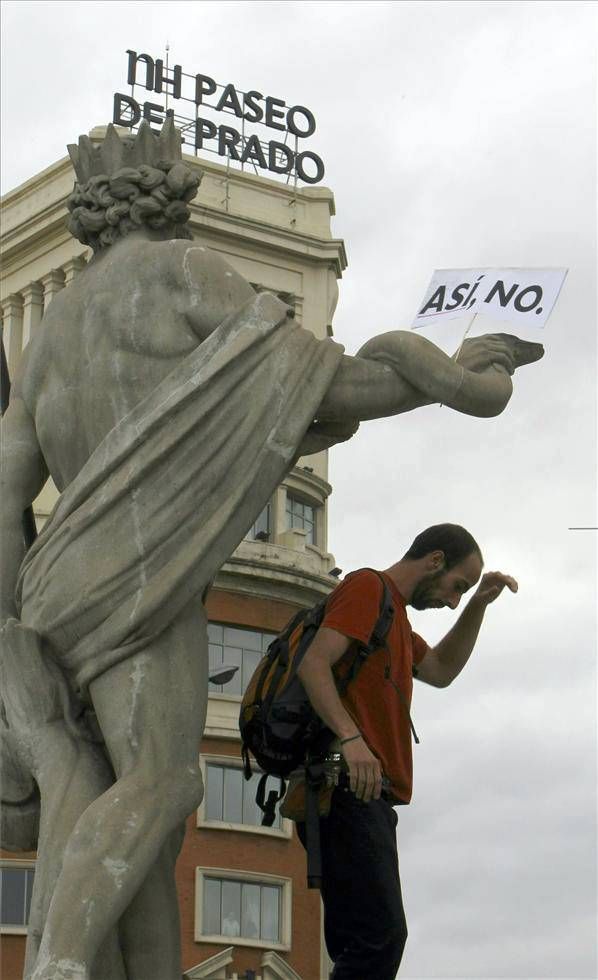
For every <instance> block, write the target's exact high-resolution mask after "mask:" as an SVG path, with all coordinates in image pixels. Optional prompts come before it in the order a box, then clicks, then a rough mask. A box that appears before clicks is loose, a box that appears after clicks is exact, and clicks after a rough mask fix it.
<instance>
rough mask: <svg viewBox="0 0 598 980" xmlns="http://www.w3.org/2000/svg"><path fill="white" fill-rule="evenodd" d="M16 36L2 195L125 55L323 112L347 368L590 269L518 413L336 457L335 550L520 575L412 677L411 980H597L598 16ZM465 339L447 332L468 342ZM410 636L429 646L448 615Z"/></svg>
mask: <svg viewBox="0 0 598 980" xmlns="http://www.w3.org/2000/svg"><path fill="white" fill-rule="evenodd" d="M2 17H3V44H4V58H3V84H2V99H3V104H2V114H3V119H2V123H3V125H2V130H3V144H4V148H3V153H4V159H3V167H2V178H3V190H4V191H6V190H8V189H10V188H12V187H14V186H16V185H17V184H18V183H20V182H22V181H23V180H25V179H27V178H28V177H30V176H31V175H33V174H34V173H36V172H38V171H39V170H41V169H42V168H43V167H45V166H47V165H48V164H50V163H52V162H53V161H55V160H57V159H58V158H60V157H61V156H63V155H64V152H65V150H64V148H65V144H66V143H67V142H71V141H74V140H75V139H76V137H77V136H78V134H79V133H84V132H87V131H89V129H91V127H92V126H94V125H97V124H100V123H105V122H108V121H109V120H110V118H111V113H112V95H113V93H114V92H116V91H123V90H125V88H124V82H125V79H126V49H127V48H134V49H135V50H137V51H147V52H148V53H150V54H153V55H154V56H156V57H157V56H159V55H160V53H161V52H163V50H164V46H165V44H166V42H167V41H169V43H170V48H171V63H172V62H173V61H176V62H178V63H180V64H182V66H183V69H184V70H185V71H189V72H190V73H195V72H201V73H204V74H207V75H210V76H212V77H213V78H215V79H217V80H218V81H220V82H229V81H231V82H234V83H235V84H236V86H237V87H238V88H240V89H245V90H248V89H258V90H259V91H261V92H263V93H266V94H270V95H273V96H276V97H277V98H280V99H283V100H285V102H286V103H287V104H294V103H301V104H303V105H305V106H307V107H309V108H310V109H311V110H312V112H313V113H314V114H315V117H316V120H317V130H316V133H315V134H314V136H313V137H312V138H311V140H310V143H309V146H310V148H311V149H313V150H314V151H316V152H317V153H319V154H320V156H321V157H322V158H323V160H324V162H325V165H326V178H325V183H326V185H327V186H329V187H331V188H332V189H333V191H334V194H335V197H336V208H337V215H336V217H335V219H334V225H333V233H334V234H335V235H336V236H338V237H341V238H343V239H344V240H345V243H346V247H347V252H348V257H349V267H348V269H347V271H346V273H345V275H344V279H343V282H342V283H341V286H340V288H341V295H340V301H339V305H338V308H337V312H336V316H335V320H334V327H335V332H336V338H337V339H338V340H339V341H340V342H342V343H344V344H345V345H346V349H347V351H348V352H349V353H353V352H355V351H356V350H357V349H358V348H359V346H360V345H361V344H362V343H363V342H364V341H365V340H366V339H367V338H368V337H370V336H371V335H372V334H374V333H378V332H383V331H385V330H389V329H397V328H409V326H410V324H411V321H412V319H413V316H414V314H415V312H416V311H417V307H418V303H419V301H420V299H421V297H422V295H423V293H424V290H425V288H426V286H427V283H428V281H429V279H430V276H431V273H432V271H433V270H434V269H436V268H461V267H462V268H470V267H477V266H482V267H483V266H499V267H500V266H503V267H504V266H525V267H530V266H531V267H533V266H537V267H547V266H558V267H562V266H564V267H568V268H569V270H570V271H569V275H568V278H567V281H566V283H565V286H564V288H563V292H562V294H561V297H560V299H559V301H558V304H557V307H556V310H555V312H554V314H553V315H552V317H551V319H550V321H549V323H548V324H547V326H546V327H545V328H544V329H543V330H539V329H537V328H528V330H527V332H526V334H525V335H526V336H527V337H529V338H530V339H532V338H533V339H541V340H542V341H543V342H544V343H545V345H546V356H545V358H544V360H543V361H541V362H540V363H539V364H536V365H532V366H530V367H527V368H524V369H522V370H521V371H519V372H518V373H517V375H516V376H515V393H514V396H513V398H512V400H511V402H510V404H509V406H508V407H507V409H506V411H505V412H504V414H503V415H501V416H499V417H498V418H497V419H493V420H478V419H470V418H467V417H465V416H459V415H457V414H456V413H455V412H452V411H450V410H449V409H447V408H439V407H429V408H426V409H421V410H419V411H417V412H413V413H411V414H410V415H406V416H402V417H399V418H398V419H391V420H386V421H380V422H374V423H367V424H364V425H363V426H362V428H361V430H360V431H359V433H358V434H357V436H356V437H355V438H354V439H353V440H351V442H349V443H347V444H345V445H343V446H341V447H338V448H336V449H335V450H333V451H332V453H331V460H330V472H331V482H332V483H333V485H334V494H333V496H332V498H331V502H330V514H329V516H330V539H329V547H330V550H331V551H332V552H334V554H335V557H336V562H337V564H338V565H340V566H341V567H342V568H343V569H344V570H345V571H349V570H350V569H352V568H357V567H360V566H361V565H375V566H377V567H380V568H383V567H386V566H387V565H389V564H391V563H392V562H393V561H395V560H396V559H397V558H398V557H400V555H401V554H402V552H403V551H404V550H405V549H406V547H407V546H408V545H409V543H410V541H411V540H412V538H413V537H414V536H415V534H416V533H417V532H418V531H419V530H421V529H422V528H424V527H426V526H428V525H430V524H433V523H438V522H440V521H455V522H458V523H462V524H464V525H466V526H467V527H468V528H469V529H470V530H471V531H472V532H473V534H474V535H475V536H476V537H477V539H478V540H479V542H480V544H481V546H482V550H483V551H484V554H485V557H486V564H487V567H488V568H499V569H501V570H503V571H505V572H509V573H511V574H513V575H514V576H516V577H517V578H518V579H519V582H520V591H519V593H518V594H517V595H516V596H513V595H510V594H508V595H505V596H503V597H501V599H500V600H499V601H498V602H496V603H495V604H494V605H493V606H492V607H491V608H490V609H489V610H488V613H487V616H486V622H485V623H484V626H483V629H482V633H481V636H480V640H479V643H478V646H477V648H476V651H475V654H474V657H473V660H472V661H471V663H470V665H469V666H468V667H467V669H466V671H465V673H464V674H463V675H462V676H461V677H460V678H459V679H458V680H457V681H456V683H455V684H454V685H453V686H452V687H450V688H449V689H448V690H443V691H436V690H433V689H429V688H426V687H425V686H424V685H416V687H417V690H416V692H415V700H414V712H413V713H414V719H415V724H416V727H417V729H418V731H419V734H420V736H421V745H420V746H416V747H415V753H414V754H415V772H416V776H415V793H414V801H413V804H412V805H411V806H410V807H409V808H403V809H402V810H401V811H399V818H400V824H399V826H400V854H401V870H402V878H403V888H404V896H405V904H406V909H407V916H408V921H409V925H410V939H409V942H408V946H407V951H406V955H405V959H404V963H403V966H402V968H401V976H402V977H405V978H415V977H434V978H448V977H451V978H482V980H485V978H499V977H502V978H512V980H514V978H525V980H531V978H556V977H560V978H595V977H596V976H597V965H596V824H595V820H596V612H595V600H596V578H595V576H596V539H597V532H596V531H592V530H587V531H572V530H568V528H570V527H578V526H582V527H595V526H596V524H597V523H598V521H597V518H596V453H595V439H596V380H595V378H596V87H595V82H596V47H595V39H596V6H595V5H594V4H590V3H588V4H583V3H575V2H569V3H518V2H515V3H477V2H468V3H455V2H446V3H432V2H429V3H376V2H372V0H370V2H368V3H361V2H357V3H348V2H338V3H328V2H318V3H304V2H299V3H297V2H285V3H278V2H270V3H261V2H260V3H253V2H245V3H236V2H230V3H227V2H223V0H219V2H218V3H202V2H190V3H174V2H172V3H168V4H166V3H116V2H106V3H74V2H70V3H53V2H44V3H28V2H25V0H19V2H17V3H15V2H6V0H5V2H4V4H3V14H2ZM463 329H464V324H463V322H462V321H452V323H451V324H450V325H447V326H446V327H442V328H438V327H437V328H434V329H430V330H429V331H427V335H428V336H429V337H430V339H432V340H434V341H435V342H436V343H439V344H440V345H441V346H443V347H445V349H447V350H454V349H455V347H456V346H457V344H458V342H459V339H460V335H461V333H462V331H463ZM492 329H498V330H504V329H505V327H504V325H500V324H498V325H497V326H493V325H492V324H491V323H486V324H480V327H479V329H477V326H476V331H475V332H484V330H492ZM507 329H508V328H507ZM412 621H413V623H414V625H415V628H416V629H417V630H418V631H419V632H420V633H422V634H423V635H424V636H425V637H426V639H427V640H428V641H429V642H430V643H433V642H435V641H436V640H437V639H438V638H440V636H441V635H442V634H443V633H444V632H445V631H446V630H447V629H448V628H449V627H450V625H451V623H452V622H453V621H454V615H453V614H451V613H450V612H449V611H443V612H433V611H431V612H427V613H417V614H413V616H412ZM306 980H311V978H306Z"/></svg>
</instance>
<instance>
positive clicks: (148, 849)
mask: <svg viewBox="0 0 598 980" xmlns="http://www.w3.org/2000/svg"><path fill="white" fill-rule="evenodd" d="M69 151H70V154H71V158H72V160H73V163H74V166H75V170H76V174H77V183H76V184H75V189H74V191H73V194H72V195H71V197H70V199H69V202H68V206H69V210H70V212H71V217H70V221H69V228H70V230H71V231H72V233H73V234H74V235H75V236H76V237H77V238H79V240H80V241H82V242H84V243H85V244H88V245H90V246H91V247H92V249H93V253H94V254H93V258H92V260H91V261H90V263H89V265H88V266H87V268H86V269H85V270H84V271H83V272H82V273H81V274H80V276H79V277H78V278H77V279H76V280H75V282H74V283H73V284H72V285H71V286H70V287H69V288H68V289H67V290H64V291H63V292H61V293H60V294H59V295H58V296H57V297H56V298H55V299H54V301H53V302H52V304H51V306H50V307H49V309H48V311H47V313H46V314H45V316H44V318H43V321H42V323H41V325H40V327H39V329H38V331H37V332H36V334H35V336H34V337H33V339H32V340H31V342H30V344H29V345H28V347H27V348H26V350H25V351H24V354H23V357H22V361H21V365H20V368H19V371H18V374H17V376H16V378H15V380H14V384H13V389H12V392H11V400H10V404H9V406H8V409H7V411H6V413H5V416H4V419H3V469H2V479H3V484H4V486H3V494H2V511H1V521H2V537H3V552H2V567H1V572H2V594H1V598H2V606H1V616H2V619H1V621H2V623H3V627H2V655H1V659H0V673H1V678H2V683H3V691H4V695H3V698H4V704H3V718H2V729H3V732H4V747H3V757H4V765H5V780H4V790H3V792H4V798H5V800H6V801H7V802H6V807H5V815H4V818H3V836H4V840H3V844H4V845H5V846H9V847H13V848H19V847H21V848H22V847H33V846H35V843H36V838H37V837H39V848H38V853H39V858H38V868H37V873H36V881H35V893H34V897H33V903H32V913H31V928H30V935H29V939H28V949H27V963H26V976H27V977H28V978H31V980H90V978H94V980H107V978H110V980H125V978H127V980H175V978H176V980H179V978H180V956H179V937H178V932H179V925H178V906H177V898H176V893H175V886H174V862H175V860H176V856H177V854H178V851H179V848H180V845H181V841H182V835H183V825H184V820H185V818H186V816H187V815H188V814H189V813H191V812H192V810H193V809H194V808H195V807H197V806H198V804H199V802H200V800H201V798H202V784H201V777H200V773H199V768H198V753H199V744H200V738H201V735H202V731H203V727H204V721H205V714H206V705H207V669H208V657H207V637H206V617H205V612H204V607H203V604H202V596H203V594H204V592H205V590H206V588H207V587H208V585H209V583H210V581H211V580H212V579H213V577H214V575H215V574H216V572H217V571H218V569H219V568H220V566H221V565H222V564H223V562H224V561H225V560H226V559H227V558H228V557H229V555H230V554H231V553H232V552H233V550H234V549H235V548H236V546H237V545H238V544H239V542H240V541H241V539H242V538H243V536H244V535H245V534H246V532H247V530H248V528H249V527H250V526H251V524H252V523H253V522H254V520H255V519H256V517H257V515H258V514H259V512H260V511H261V510H262V508H263V507H264V505H265V504H266V502H267V500H268V499H269V497H270V496H271V494H272V492H273V491H274V489H275V487H276V486H277V485H278V484H279V483H280V481H281V480H282V479H283V478H284V476H285V474H286V473H287V472H288V471H289V469H290V468H291V467H292V466H293V465H294V463H295V462H296V461H297V459H298V458H299V456H300V455H305V454H307V453H311V452H317V451H319V450H321V449H323V448H326V447H329V446H331V445H333V444H334V443H336V442H339V441H342V440H345V439H348V438H349V437H350V436H351V435H352V434H353V433H354V432H355V431H356V429H357V427H358V424H359V422H360V421H361V420H364V419H372V418H378V417H382V416H388V415H398V414H400V413H402V412H407V411H411V410H412V409H414V408H417V407H418V406H421V405H426V404H431V403H433V402H440V403H442V404H444V405H446V406H449V407H451V408H454V409H456V410H457V411H459V412H465V413H468V414H471V415H478V416H492V415H497V414H498V413H500V412H501V411H502V410H503V409H504V407H505V405H506V404H507V402H508V400H509V398H510V395H511V391H512V386H511V375H512V374H513V372H514V370H515V369H516V368H518V367H520V366H521V365H522V364H526V363H529V362H531V361H534V360H537V359H538V358H539V357H541V356H542V353H543V350H542V347H541V346H540V345H537V344H529V343H525V342H522V341H520V340H518V339H517V338H515V337H512V336H509V335H504V334H496V335H492V336H486V337H481V338H477V339H473V340H469V341H467V342H466V343H465V344H464V345H463V347H462V350H461V351H460V352H459V354H458V357H456V359H451V358H450V357H448V356H446V355H445V354H444V353H443V352H442V351H440V350H439V349H438V348H437V347H435V346H434V345H433V344H431V343H429V342H428V341H427V340H425V339H424V338H422V337H421V336H418V335H415V334H413V333H408V332H391V333H387V334H383V335H382V336H378V337H375V338H374V339H372V340H371V341H369V342H368V343H367V344H366V345H365V347H363V348H362V350H361V351H360V352H359V353H358V355H357V356H355V357H349V356H346V355H345V354H344V353H343V348H342V347H341V346H339V345H338V344H336V343H334V342H333V341H332V340H318V339H316V338H315V336H313V335H312V334H311V333H310V332H309V331H308V330H305V329H302V328H301V327H299V326H298V325H297V324H296V323H295V321H294V319H293V313H292V310H290V309H289V308H288V307H287V306H286V305H285V304H284V303H282V302H281V301H279V300H278V299H277V298H276V297H275V296H273V295H271V294H268V293H260V294H259V295H258V294H256V293H255V292H254V290H253V289H252V287H251V286H249V285H248V283H247V282H246V281H245V280H244V279H243V278H242V277H241V276H240V275H239V274H238V273H237V272H235V271H234V269H232V268H231V267H229V266H228V265H227V263H226V262H225V261H223V260H222V259H221V258H220V257H219V256H217V255H216V254H215V253H213V252H211V251H210V250H209V249H208V248H206V247H204V246H203V245H201V244H199V243H194V242H193V241H191V240H190V239H191V235H190V233H189V231H188V228H187V224H186V223H187V221H188V218H189V208H188V206H187V204H188V202H189V201H190V200H191V199H192V198H193V196H194V195H195V193H196V190H197V186H198V183H199V180H198V178H197V177H196V176H194V175H193V174H192V173H191V171H190V170H189V169H188V168H187V167H186V166H185V165H184V164H183V163H182V160H181V146H180V137H179V134H178V133H177V131H176V130H175V128H174V124H173V122H172V120H168V121H167V122H166V124H165V126H164V127H163V129H162V132H161V133H160V135H159V136H157V135H155V134H154V133H152V131H151V130H150V128H149V126H148V125H147V124H145V123H144V124H142V126H141V127H140V130H139V132H138V134H137V136H136V137H135V138H133V137H130V136H127V137H124V138H122V137H120V136H119V135H118V133H117V131H116V130H115V129H114V128H113V127H111V126H109V127H108V130H107V134H106V138H105V140H104V142H103V144H102V145H101V146H97V145H94V144H93V143H92V142H91V141H90V140H89V139H88V138H87V137H81V138H80V140H79V145H78V147H77V146H71V147H69ZM48 474H50V475H51V476H52V478H53V480H54V482H55V484H56V486H57V488H58V490H59V491H60V497H59V500H58V502H57V504H56V507H55V509H54V511H53V513H52V514H51V516H50V518H49V520H48V522H47V524H46V525H45V527H44V529H43V530H42V532H41V534H40V535H39V537H38V538H37V540H36V541H35V543H34V544H33V545H32V546H31V547H30V548H29V550H27V551H25V548H24V544H23V537H22V534H21V518H22V514H23V510H24V509H25V508H26V507H27V506H29V504H30V503H31V502H32V501H33V499H34V498H35V497H36V495H37V494H38V493H39V491H40V490H41V488H42V486H43V484H44V482H45V480H46V479H47V477H48Z"/></svg>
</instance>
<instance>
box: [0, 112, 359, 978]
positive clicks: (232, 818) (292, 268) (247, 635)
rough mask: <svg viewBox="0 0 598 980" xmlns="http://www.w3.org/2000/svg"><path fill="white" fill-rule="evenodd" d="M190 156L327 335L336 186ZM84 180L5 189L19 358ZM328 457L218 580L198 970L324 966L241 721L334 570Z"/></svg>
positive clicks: (211, 612)
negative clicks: (265, 657) (73, 196)
mask: <svg viewBox="0 0 598 980" xmlns="http://www.w3.org/2000/svg"><path fill="white" fill-rule="evenodd" d="M103 134H104V130H103V128H101V127H100V128H97V129H95V130H92V133H91V134H90V135H91V137H92V138H93V139H96V140H100V139H102V138H103ZM184 159H185V162H187V163H188V164H189V165H190V166H191V167H198V166H199V167H200V169H201V170H202V172H203V179H202V182H201V185H200V188H199V192H198V195H197V197H196V198H195V200H194V201H193V202H192V204H191V211H192V217H191V227H192V230H193V233H194V237H195V238H197V239H201V240H202V241H203V242H204V243H205V244H207V245H208V246H210V247H211V248H212V249H214V250H215V251H217V252H219V253H220V254H221V255H222V256H223V257H224V258H225V259H226V260H227V261H228V262H229V263H230V264H231V265H232V266H233V267H234V268H235V269H236V270H237V271H239V272H240V273H241V274H242V275H243V276H244V277H245V278H246V279H247V280H248V281H249V282H250V283H252V285H253V286H254V287H255V288H256V289H257V290H258V291H259V290H262V289H266V290H270V291H272V292H274V293H276V294H277V295H278V296H280V297H281V299H283V300H284V301H285V302H287V303H289V304H290V305H291V306H293V307H294V309H295V316H296V319H297V321H298V322H299V323H301V324H303V326H304V327H306V328H307V329H309V330H312V331H313V332H314V334H316V336H318V337H322V338H323V337H326V336H330V335H331V334H332V327H331V322H332V316H333V313H334V308H335V305H336V298H337V295H338V287H337V280H338V279H339V278H340V277H341V275H342V272H343V269H344V268H345V266H346V256H345V249H344V245H343V242H342V241H341V240H339V239H335V238H333V237H332V235H331V228H330V219H331V216H332V215H333V214H334V199H333V195H332V193H331V192H330V191H329V190H327V189H325V188H313V187H310V188H297V187H293V186H292V185H287V184H284V183H282V182H279V181H274V180H271V179H267V178H264V177H260V176H258V175H257V174H255V173H254V172H253V171H251V172H250V171H248V170H245V171H243V172H242V171H238V170H230V169H227V168H226V167H224V166H222V165H220V164H217V163H213V162H209V161H206V160H203V159H202V160H197V159H196V158H195V157H185V158H184ZM72 185H73V171H72V168H71V164H70V161H69V160H68V158H64V159H62V160H60V161H58V162H57V163H55V164H53V165H52V166H50V167H48V168H47V169H46V170H44V171H43V172H42V173H40V174H37V175H36V176H34V177H32V178H31V179H30V180H28V181H27V182H26V183H24V184H22V185H21V186H19V187H17V188H16V189H15V190H13V191H11V192H10V193H9V194H7V195H6V196H5V198H4V199H3V202H2V206H3V221H2V239H1V244H2V277H1V284H0V302H1V308H2V322H3V336H4V344H5V348H6V352H7V358H8V363H9V369H10V372H11V374H13V373H14V371H15V369H16V367H17V365H18V362H19V358H20V356H21V352H22V350H23V348H24V347H25V345H26V344H27V343H28V341H29V339H30V338H31V337H32V335H33V334H34V332H35V331H36V330H37V329H39V325H40V322H41V319H42V316H43V313H44V310H45V309H47V307H48V304H49V303H50V302H51V301H52V299H53V297H54V296H55V295H56V293H57V292H58V291H59V290H61V289H65V288H68V286H69V284H70V283H71V282H72V281H73V279H74V278H75V277H76V276H77V275H79V274H80V273H81V271H82V270H83V269H84V268H85V264H86V262H87V259H88V257H89V256H88V250H87V249H85V248H84V247H83V246H82V245H80V243H78V242H77V241H75V240H74V239H73V238H72V237H71V236H70V234H69V233H68V231H67V230H66V224H65V222H66V208H65V200H66V197H67V196H68V194H69V193H70V191H71V189H72ZM327 464H328V461H327V454H326V453H319V454H317V455H314V456H309V457H306V458H304V459H300V460H299V462H298V465H297V466H296V467H295V468H294V469H293V470H292V472H291V473H289V475H288V476H287V478H286V479H285V480H284V482H283V483H282V484H281V486H279V487H278V488H277V490H276V491H275V493H274V494H273V496H272V498H271V500H270V501H269V503H268V505H267V506H266V508H265V509H264V511H263V512H262V513H261V514H260V515H259V517H258V518H257V520H256V522H255V524H254V526H253V527H252V528H251V529H250V531H249V532H248V534H247V536H246V538H245V540H244V541H242V542H241V544H240V545H239V547H238V548H237V550H236V551H235V553H234V554H233V555H232V556H231V557H230V559H229V560H228V561H227V562H226V563H225V565H224V566H223V568H222V569H221V571H220V573H219V575H218V576H217V578H216V580H215V582H214V585H213V587H212V589H211V591H210V593H209V596H208V600H207V611H208V616H209V640H210V647H209V649H210V667H211V668H212V671H211V672H212V673H214V672H215V671H216V669H217V668H218V666H219V665H222V664H224V665H227V666H236V667H237V668H238V669H237V671H236V673H235V676H234V678H233V679H232V681H230V682H229V683H227V684H226V685H217V684H210V696H209V704H208V716H207V725H206V730H205V736H204V739H203V741H202V745H201V758H200V764H201V768H202V773H203V776H204V785H205V796H204V800H203V802H202V804H201V806H200V808H199V810H198V811H197V812H196V813H194V814H193V815H192V816H190V817H189V820H188V827H187V834H186V837H185V841H184V845H183V849H182V852H181V855H180V858H179V862H178V865H177V885H178V894H179V903H180V911H181V929H182V948H183V971H184V973H183V975H184V977H186V978H188V980H199V978H203V980H225V978H226V980H230V978H233V977H238V978H239V980H241V978H242V977H246V978H248V980H249V978H251V980H258V978H261V980H297V978H299V980H320V978H323V977H327V976H328V967H329V961H328V959H327V956H326V952H325V947H324V943H323V939H322V929H321V903H320V899H319V895H318V893H317V892H314V891H308V889H307V887H306V876H305V859H304V854H303V849H302V847H301V845H300V843H299V842H298V840H297V837H296V834H295V833H294V829H293V826H292V824H291V823H290V822H289V821H287V820H279V821H278V823H277V824H275V826H273V827H272V828H263V827H261V826H260V821H259V816H258V813H259V811H258V810H257V807H256V805H255V783H256V781H257V774H256V775H255V776H254V778H253V779H252V780H251V781H250V782H246V781H245V780H244V779H243V773H242V768H241V758H240V742H239V735H238V727H237V719H238V712H239V704H240V699H241V694H242V691H243V690H244V687H245V685H246V684H247V681H248V679H249V677H250V676H251V673H252V671H253V669H254V667H255V666H256V664H257V662H258V660H259V659H260V657H261V656H262V654H263V653H264V651H265V649H266V647H267V645H268V643H269V641H270V638H271V637H272V635H273V634H275V633H276V632H277V631H279V630H280V629H281V628H282V627H283V626H284V624H285V623H286V622H287V621H288V619H289V618H290V617H291V616H292V615H293V614H294V613H295V612H296V610H297V609H298V608H300V607H302V606H308V605H312V604H313V603H314V602H316V601H318V600H319V599H320V598H321V597H322V596H324V595H326V594H327V593H328V592H329V591H330V590H331V588H333V587H334V585H335V582H336V578H335V574H336V575H337V574H338V569H335V567H334V566H335V562H334V558H333V556H332V555H331V554H330V553H329V552H328V550H327V519H326V518H327V500H328V497H329V495H330V492H331V486H330V484H329V482H328V469H327ZM56 496H57V492H56V489H55V488H54V487H53V486H52V485H51V483H49V484H47V485H46V487H45V488H44V490H43V491H42V493H41V494H40V496H39V498H38V500H37V501H36V502H35V505H34V511H35V514H36V519H37V522H38V526H40V525H41V524H42V523H43V521H44V520H45V518H46V517H47V515H48V514H49V513H50V511H51V509H52V507H53V505H54V502H55V500H56ZM332 572H334V573H335V574H331V573H332ZM0 868H1V873H2V906H1V923H0V927H1V933H2V935H1V939H2V976H3V978H4V980H19V978H20V977H21V974H22V962H23V955H24V947H25V939H26V931H27V914H28V903H29V901H30V897H31V885H32V880H33V875H34V872H35V855H34V854H14V853H8V852H1V853H0Z"/></svg>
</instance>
